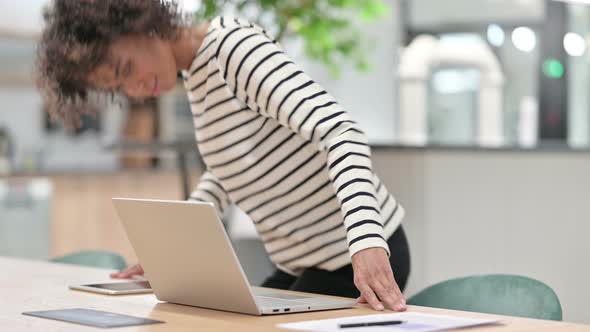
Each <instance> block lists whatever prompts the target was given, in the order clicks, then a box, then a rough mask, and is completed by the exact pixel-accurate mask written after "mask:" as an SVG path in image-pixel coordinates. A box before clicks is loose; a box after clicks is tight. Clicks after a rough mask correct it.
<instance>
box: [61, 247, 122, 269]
mask: <svg viewBox="0 0 590 332" xmlns="http://www.w3.org/2000/svg"><path fill="white" fill-rule="evenodd" d="M50 261H52V262H55V263H64V264H74V265H83V266H90V267H98V268H104V269H113V270H122V269H124V268H125V267H126V266H127V263H126V262H125V259H124V258H123V257H121V256H120V255H117V254H115V253H112V252H108V251H101V250H86V251H80V252H76V253H73V254H69V255H65V256H61V257H56V258H53V259H51V260H50Z"/></svg>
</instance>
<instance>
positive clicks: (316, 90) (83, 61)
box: [38, 0, 409, 311]
mask: <svg viewBox="0 0 590 332" xmlns="http://www.w3.org/2000/svg"><path fill="white" fill-rule="evenodd" d="M45 19H46V22H47V27H46V28H45V31H44V33H43V37H42V40H41V43H40V46H39V51H38V53H39V56H38V67H39V72H40V80H39V85H40V88H41V90H42V91H43V92H44V94H45V95H46V96H47V97H48V98H50V99H51V100H53V101H54V102H53V103H52V104H53V105H55V107H53V109H54V111H53V114H54V115H55V116H57V117H59V118H60V119H61V120H62V121H63V122H64V123H65V124H66V125H76V124H77V123H78V121H79V117H80V111H79V109H81V107H80V105H83V103H84V102H85V101H86V99H87V96H88V93H89V92H103V93H107V94H109V93H111V94H112V93H117V92H119V93H122V94H124V95H127V96H129V97H131V98H138V99H141V98H147V97H156V96H158V95H160V93H161V92H164V91H168V90H171V89H173V88H174V87H175V84H176V78H177V73H178V72H181V73H182V75H183V77H184V85H185V87H186V89H187V92H188V97H189V100H190V103H191V109H192V113H193V116H194V125H195V129H196V138H197V143H198V148H199V150H200V153H201V156H202V159H203V161H204V162H205V164H206V165H207V171H206V172H205V173H204V174H203V175H202V177H201V179H200V181H199V184H198V185H197V188H196V189H195V191H194V192H193V193H192V194H191V199H194V200H200V201H209V202H212V203H214V204H215V206H216V208H217V211H218V213H219V214H220V215H222V214H223V212H224V209H225V208H226V207H227V206H228V205H229V203H230V202H233V203H235V204H236V205H237V206H238V207H239V208H241V209H242V210H243V211H245V212H246V213H247V214H248V215H249V217H250V218H251V219H252V220H253V222H254V223H255V224H256V228H257V230H258V233H259V234H260V237H261V239H262V241H263V242H264V244H265V248H266V250H267V252H268V254H269V256H270V258H271V260H272V261H273V262H274V264H275V265H276V267H277V270H276V271H275V272H274V274H273V275H271V276H270V277H269V278H268V279H267V280H266V281H265V282H264V283H263V286H265V287H274V288H281V289H291V290H298V291H307V292H315V293H322V294H331V295H340V296H348V297H356V296H359V297H358V300H359V302H363V303H369V304H370V305H371V307H373V308H374V309H375V310H384V309H385V308H387V309H391V310H396V311H401V310H405V308H406V306H405V299H404V296H403V294H402V292H401V289H403V288H404V286H405V284H406V281H407V277H408V273H409V254H408V245H407V242H406V238H405V235H404V232H403V230H402V228H401V226H400V222H401V219H402V217H403V214H404V210H403V208H402V207H401V206H400V205H399V204H397V202H396V201H395V199H393V197H392V196H391V195H390V194H389V193H388V191H387V189H386V188H385V186H384V185H383V184H382V183H381V181H380V180H379V178H378V177H377V175H375V173H374V172H373V170H372V166H371V159H370V149H369V146H368V144H367V138H366V136H365V134H364V133H363V132H362V131H361V130H360V129H359V128H358V126H357V124H356V123H355V122H354V121H353V120H352V119H351V118H350V116H349V115H348V113H346V112H345V111H344V110H343V109H342V107H341V106H340V105H339V104H338V103H337V102H336V101H335V100H334V99H333V98H332V96H330V95H329V94H328V93H327V92H326V91H325V90H323V89H322V88H321V87H320V86H319V85H318V84H316V83H315V82H314V81H312V80H311V79H310V78H309V77H308V76H307V75H306V74H305V73H303V72H302V71H301V70H300V69H299V68H298V67H297V65H295V64H294V63H293V62H292V61H291V60H290V59H289V58H288V57H287V55H286V54H285V53H284V52H283V51H282V49H281V48H280V47H279V45H278V44H277V43H276V41H274V40H273V39H272V38H271V37H269V36H268V35H267V34H266V32H265V31H264V30H262V29H261V28H260V27H258V26H256V25H253V24H250V23H248V22H245V21H243V20H240V19H235V18H230V17H218V18H216V19H214V20H212V21H211V22H207V23H204V24H201V25H199V26H190V25H187V24H184V23H183V21H182V20H181V19H180V16H179V14H178V12H177V8H176V6H175V4H174V3H170V2H161V1H160V0H101V1H98V0H81V1H73V0H56V1H54V3H53V5H52V7H50V8H49V9H48V10H47V11H46V13H45ZM393 271H395V278H394V274H393ZM142 273H143V270H142V269H141V266H140V265H136V266H133V267H131V268H129V269H127V270H125V271H123V272H121V273H118V274H114V275H113V277H119V278H126V277H130V276H132V275H135V274H142ZM179 273H182V272H179ZM398 285H399V286H398Z"/></svg>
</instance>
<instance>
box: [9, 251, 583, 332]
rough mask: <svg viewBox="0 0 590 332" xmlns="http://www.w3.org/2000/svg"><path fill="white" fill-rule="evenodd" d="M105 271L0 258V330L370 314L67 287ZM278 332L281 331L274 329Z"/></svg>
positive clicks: (551, 327)
mask: <svg viewBox="0 0 590 332" xmlns="http://www.w3.org/2000/svg"><path fill="white" fill-rule="evenodd" d="M108 272H109V271H106V270H100V269H92V268H85V267H78V266H71V265H61V264H52V263H46V262H37V261H26V260H18V259H11V258H2V257H0V327H1V328H0V329H1V330H3V331H11V332H20V331H45V332H50V331H60V332H69V331H76V332H78V331H99V329H95V328H90V327H83V326H79V325H73V324H68V323H62V322H56V321H51V320H45V319H39V318H35V317H28V316H23V315H21V313H22V312H24V311H36V310H51V309H64V308H76V307H83V308H89V309H96V310H104V311H111V312H117V313H121V314H128V315H134V316H141V317H149V318H153V319H158V320H163V321H165V322H166V324H161V325H153V326H144V327H130V328H124V329H116V330H117V331H119V330H124V331H156V332H157V331H172V332H177V331H191V332H193V331H241V332H242V331H246V332H247V331H257V332H264V331H276V330H279V329H278V328H277V327H276V324H279V323H286V322H297V321H304V320H313V319H324V318H336V317H343V316H355V315H366V314H372V313H375V312H374V311H372V310H370V309H368V308H367V307H366V306H360V305H359V306H358V307H357V308H353V309H345V310H334V311H324V312H312V313H301V314H289V315H277V316H265V317H256V316H248V315H241V314H234V313H229V312H223V311H215V310H208V309H201V308H194V307H188V306H179V305H174V304H168V303H159V302H158V301H157V300H156V298H155V297H154V296H153V295H132V296H120V297H113V296H103V295H95V294H91V293H84V292H76V291H70V290H68V288H67V286H68V285H70V284H82V283H89V282H101V281H106V280H108V279H107V278H108ZM409 311H415V312H424V313H440V314H450V315H461V316H463V317H496V318H499V319H500V320H501V321H502V322H503V323H504V324H505V325H503V326H490V327H481V328H475V329H470V330H462V331H477V332H479V331H504V332H509V331H531V332H533V331H535V332H543V331H552V332H560V331H590V325H576V324H570V323H559V322H551V321H542V320H533V319H524V318H514V317H501V316H492V315H483V314H477V313H468V312H458V311H451V310H441V309H431V308H422V307H414V306H410V307H409ZM279 331H284V330H279Z"/></svg>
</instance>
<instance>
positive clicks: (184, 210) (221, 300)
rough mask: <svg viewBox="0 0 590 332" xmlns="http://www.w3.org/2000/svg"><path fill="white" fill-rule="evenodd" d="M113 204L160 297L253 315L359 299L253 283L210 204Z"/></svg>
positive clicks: (136, 201)
mask: <svg viewBox="0 0 590 332" xmlns="http://www.w3.org/2000/svg"><path fill="white" fill-rule="evenodd" d="M113 204H114V206H115V210H116V211H117V214H118V215H119V219H120V220H121V223H122V224H123V227H124V228H125V231H126V233H127V236H128V238H129V241H130V242H131V244H132V246H133V248H134V249H135V253H136V254H137V256H138V258H139V261H140V262H141V265H142V267H143V268H144V270H145V272H146V274H147V275H148V276H149V282H150V285H151V286H152V289H153V290H154V293H155V295H156V297H157V298H158V299H159V300H161V301H167V302H171V303H177V304H184V305H190V306H197V307H204V308H211V309H219V310H226V311H233V312H239V313H245V314H251V315H267V314H284V313H292V312H303V311H316V310H329V309H341V308H349V307H352V306H354V305H355V303H356V301H355V300H354V299H350V300H339V299H332V298H326V297H320V296H317V297H316V296H313V295H309V296H298V295H292V294H286V293H280V292H272V291H271V290H269V289H263V288H256V287H250V284H249V283H248V280H247V279H246V276H245V275H244V271H243V270H242V266H241V265H240V263H239V261H238V258H237V256H236V254H235V252H234V250H233V247H232V245H231V242H230V240H229V238H228V236H227V234H226V232H225V229H224V228H223V224H222V223H221V221H220V220H219V218H218V216H217V212H216V210H215V208H214V206H213V204H211V203H201V202H187V201H163V200H140V199H125V198H113Z"/></svg>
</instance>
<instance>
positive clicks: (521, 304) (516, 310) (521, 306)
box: [407, 274, 562, 321]
mask: <svg viewBox="0 0 590 332" xmlns="http://www.w3.org/2000/svg"><path fill="white" fill-rule="evenodd" d="M407 302H408V304H412V305H418V306H424V307H434V308H444V309H453V310H463V311H475V312H483V313H489V314H498V315H508V316H518V317H528V318H537V319H549V320H557V321H560V320H561V319H562V311H561V304H560V303H559V299H558V297H557V295H556V294H555V292H554V291H553V290H552V289H551V288H550V287H549V286H547V285H545V284H544V283H542V282H540V281H537V280H534V279H530V278H526V277H521V276H514V275H499V274H496V275H483V276H471V277H465V278H458V279H451V280H447V281H443V282H440V283H438V284H435V285H433V286H430V287H428V288H426V289H424V290H422V291H421V292H419V293H418V294H416V295H414V296H412V297H411V298H409V299H408V301H407Z"/></svg>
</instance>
